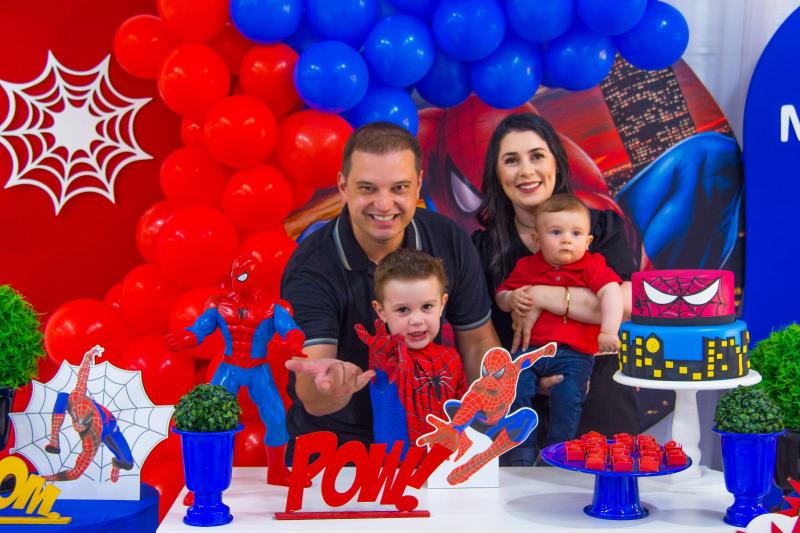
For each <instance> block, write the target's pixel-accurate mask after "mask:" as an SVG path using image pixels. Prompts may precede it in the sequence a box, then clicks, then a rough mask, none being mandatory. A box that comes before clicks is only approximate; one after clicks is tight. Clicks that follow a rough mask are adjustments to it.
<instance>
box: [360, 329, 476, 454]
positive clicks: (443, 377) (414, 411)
mask: <svg viewBox="0 0 800 533" xmlns="http://www.w3.org/2000/svg"><path fill="white" fill-rule="evenodd" d="M355 328H356V333H358V337H359V338H360V339H361V340H362V341H363V342H364V344H366V345H367V346H369V367H370V369H372V370H375V378H373V381H372V385H371V387H370V397H371V399H372V405H373V416H374V419H375V420H374V430H375V441H376V442H381V443H383V442H385V443H387V444H392V443H393V442H395V441H396V440H401V441H405V442H406V443H409V442H410V443H412V444H413V443H415V442H416V441H417V439H418V438H419V437H421V436H422V435H424V434H425V433H427V432H428V431H429V430H430V426H429V425H428V423H427V422H426V420H425V419H426V417H427V415H429V414H435V415H440V416H441V415H443V414H444V403H445V402H446V401H447V400H452V399H456V398H461V397H462V396H463V395H464V392H465V391H466V390H467V381H466V378H465V377H464V367H463V365H462V364H461V357H460V356H459V355H458V353H457V352H456V351H455V350H454V349H453V348H450V347H448V346H441V345H439V344H435V343H433V342H431V343H428V345H427V346H425V347H424V348H420V349H413V348H409V347H408V346H406V343H405V341H404V339H403V336H402V335H390V334H389V333H388V332H387V331H386V324H385V323H384V322H383V321H382V320H376V321H375V335H369V334H368V333H367V330H366V329H365V328H364V326H362V325H361V324H358V325H356V327H355ZM391 384H394V385H395V386H396V388H393V387H391V386H390V385H391ZM395 391H396V392H395ZM398 399H399V404H398V403H397V400H398ZM401 408H402V409H401ZM403 411H405V416H402V415H403Z"/></svg>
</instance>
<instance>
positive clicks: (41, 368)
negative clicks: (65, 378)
mask: <svg viewBox="0 0 800 533" xmlns="http://www.w3.org/2000/svg"><path fill="white" fill-rule="evenodd" d="M37 366H38V371H37V373H36V375H35V376H34V379H35V380H36V381H38V382H40V383H47V382H48V381H50V380H51V379H53V376H55V375H56V373H57V372H58V368H59V366H56V364H55V363H53V361H51V360H50V358H49V357H42V358H41V359H39V360H38V361H37ZM32 392H33V384H32V383H30V382H29V383H28V384H27V385H24V386H22V387H20V388H18V389H17V391H16V393H14V402H13V404H12V405H11V411H12V412H14V413H19V412H22V411H25V408H26V407H28V402H29V401H30V399H31V393H32ZM10 444H11V443H10V442H9V445H10Z"/></svg>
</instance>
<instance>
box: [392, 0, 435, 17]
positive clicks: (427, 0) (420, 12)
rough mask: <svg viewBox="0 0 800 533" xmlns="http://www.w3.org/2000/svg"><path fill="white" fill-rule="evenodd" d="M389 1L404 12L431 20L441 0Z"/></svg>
mask: <svg viewBox="0 0 800 533" xmlns="http://www.w3.org/2000/svg"><path fill="white" fill-rule="evenodd" d="M389 3H390V4H392V5H393V6H394V7H395V8H397V9H399V10H400V11H402V12H403V13H408V14H409V15H414V16H415V17H419V18H421V19H424V20H431V17H432V16H433V11H434V10H435V9H436V4H438V3H439V0H389Z"/></svg>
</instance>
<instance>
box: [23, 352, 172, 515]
mask: <svg viewBox="0 0 800 533" xmlns="http://www.w3.org/2000/svg"><path fill="white" fill-rule="evenodd" d="M79 368H80V367H78V366H72V365H70V364H69V363H67V362H66V361H64V362H62V364H61V367H60V368H59V369H58V373H57V374H56V375H55V376H54V377H53V379H51V380H50V381H48V382H47V383H40V382H38V381H34V382H33V392H32V394H31V399H30V402H29V403H28V407H27V408H26V410H25V412H23V413H11V421H12V423H13V424H14V433H15V439H16V440H15V449H14V450H12V452H14V453H19V454H21V455H24V456H25V457H26V458H27V459H28V460H29V461H30V462H31V463H33V465H34V467H35V468H36V469H37V471H38V472H39V473H40V474H52V473H56V472H60V471H62V470H68V469H70V468H72V467H73V466H74V465H75V460H76V459H77V457H78V455H79V454H80V453H81V451H83V447H82V445H81V439H80V436H79V435H78V433H77V432H76V431H75V429H73V427H72V420H71V418H70V415H69V413H66V414H65V417H64V424H63V425H62V426H61V431H60V432H59V443H60V447H61V453H60V454H58V455H56V454H50V453H47V452H45V451H44V447H45V446H46V445H47V444H48V443H49V441H50V430H51V428H52V413H53V406H54V405H55V402H56V397H57V396H58V393H59V392H67V393H69V392H72V391H73V389H74V388H75V384H76V383H77V382H78V369H79ZM87 394H88V396H90V397H91V398H92V399H93V400H95V401H96V402H97V403H99V404H100V405H102V406H104V407H105V408H106V409H108V410H109V411H110V412H111V414H113V415H114V417H115V418H116V419H117V424H118V427H119V429H120V431H121V432H122V435H123V436H124V437H125V440H126V441H127V442H128V446H130V449H131V455H132V456H133V461H134V467H133V468H132V469H131V470H127V471H126V470H120V476H119V481H118V482H117V483H112V482H111V467H112V464H111V459H112V458H113V457H114V454H113V453H111V451H110V450H109V449H108V448H107V446H106V445H105V443H101V444H100V448H99V450H98V451H97V453H96V454H95V456H94V458H93V459H92V463H91V465H89V467H88V468H87V469H86V471H85V472H84V473H83V475H82V476H81V477H80V478H78V479H76V480H73V481H57V482H55V483H56V485H57V486H58V488H60V489H61V490H62V492H61V496H60V497H61V498H63V499H114V500H123V499H125V500H127V499H134V500H135V499H139V474H140V471H141V467H142V464H144V461H145V459H146V458H147V456H148V455H149V454H150V452H151V451H152V450H153V448H155V446H156V445H157V444H158V443H159V442H161V441H162V440H164V439H166V438H167V432H168V431H169V421H170V418H171V417H172V411H173V407H172V406H171V405H169V406H157V405H154V404H153V403H152V402H151V401H150V399H149V398H148V397H147V394H146V393H145V391H144V386H143V384H142V373H141V372H140V371H130V370H121V369H119V368H117V367H115V366H113V365H111V364H110V363H108V362H107V361H104V362H103V363H101V364H98V365H93V366H92V367H91V370H90V372H89V379H88V382H87Z"/></svg>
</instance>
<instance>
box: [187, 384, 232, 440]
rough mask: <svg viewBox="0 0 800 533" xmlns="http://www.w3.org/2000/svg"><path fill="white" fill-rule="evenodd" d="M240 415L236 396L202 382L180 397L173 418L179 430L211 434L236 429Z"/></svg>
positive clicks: (219, 387) (220, 387) (222, 388)
mask: <svg viewBox="0 0 800 533" xmlns="http://www.w3.org/2000/svg"><path fill="white" fill-rule="evenodd" d="M241 412H242V409H241V408H240V407H239V402H238V401H237V400H236V396H234V395H233V394H231V393H230V392H228V391H227V390H225V387H222V386H220V385H209V384H208V383H201V384H200V385H197V386H196V387H195V388H193V389H192V390H190V391H189V392H187V393H186V394H184V395H183V396H181V399H180V401H179V402H178V405H177V406H176V407H175V414H174V415H173V418H174V419H175V427H176V428H177V429H179V430H180V431H194V432H202V433H210V432H217V431H229V430H231V429H236V427H238V425H239V415H240V414H241Z"/></svg>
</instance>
